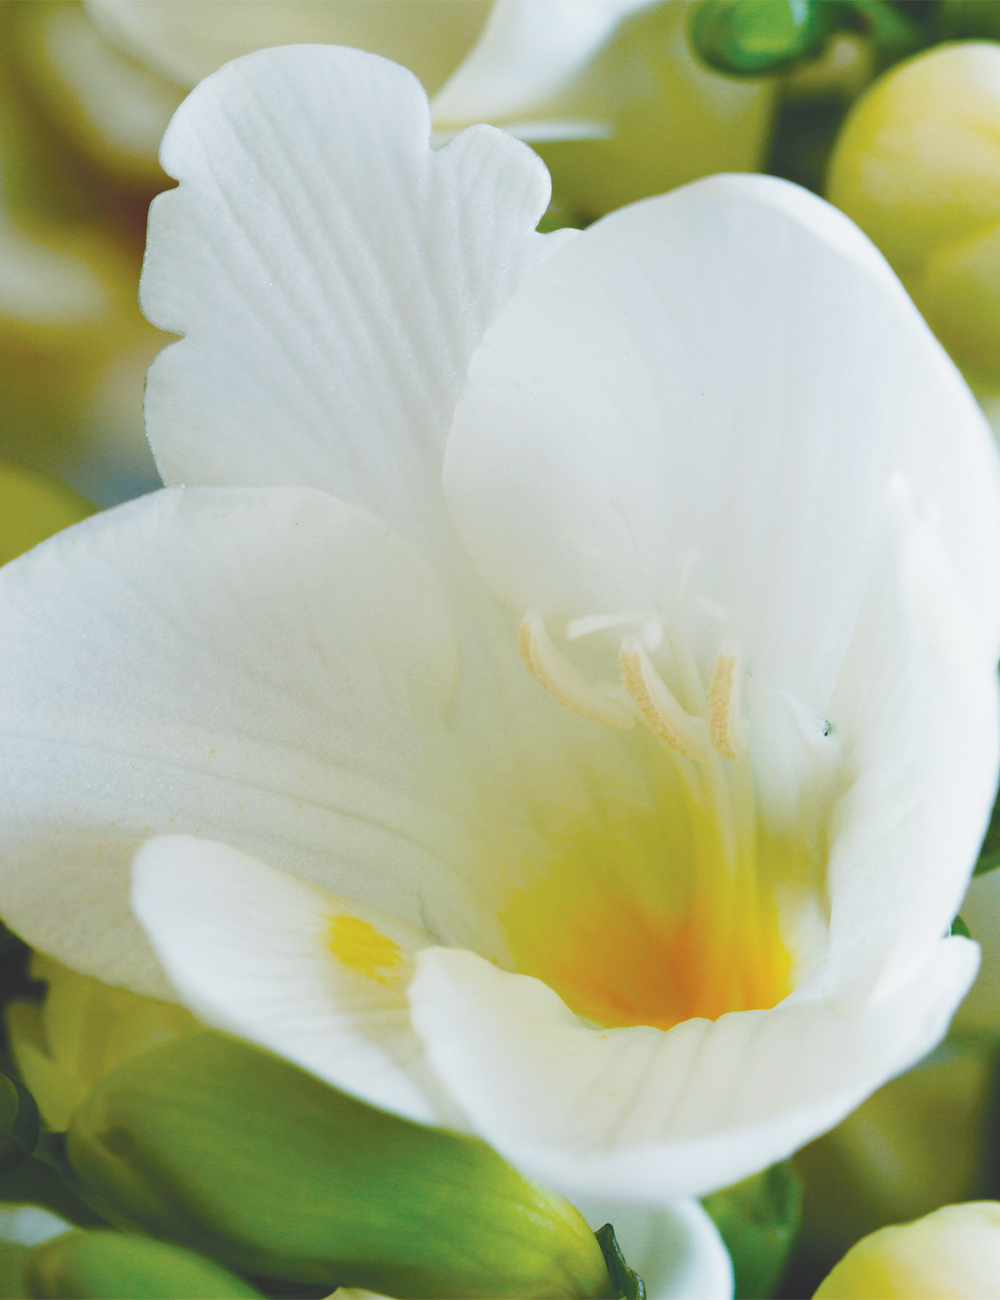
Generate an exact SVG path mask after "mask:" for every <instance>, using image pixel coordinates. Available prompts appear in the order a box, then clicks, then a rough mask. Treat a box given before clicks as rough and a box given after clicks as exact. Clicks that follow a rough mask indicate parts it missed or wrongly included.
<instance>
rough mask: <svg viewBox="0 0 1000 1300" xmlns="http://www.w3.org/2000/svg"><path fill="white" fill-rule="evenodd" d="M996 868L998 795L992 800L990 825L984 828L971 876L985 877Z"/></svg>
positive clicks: (999, 836) (998, 857)
mask: <svg viewBox="0 0 1000 1300" xmlns="http://www.w3.org/2000/svg"><path fill="white" fill-rule="evenodd" d="M997 867H1000V793H998V794H997V797H996V799H995V800H994V803H993V811H992V812H991V813H990V824H989V826H987V828H986V834H985V836H984V837H983V843H982V846H981V847H980V850H979V860H978V861H977V863H976V866H975V869H974V870H973V872H972V874H973V875H974V876H985V875H986V874H987V873H988V872H990V871H996V869H997Z"/></svg>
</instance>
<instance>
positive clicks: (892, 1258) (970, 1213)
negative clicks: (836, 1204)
mask: <svg viewBox="0 0 1000 1300" xmlns="http://www.w3.org/2000/svg"><path fill="white" fill-rule="evenodd" d="M916 1296H919V1297H920V1300H997V1298H998V1297H1000V1203H998V1202H997V1201H972V1202H969V1203H967V1204H965V1205H946V1206H945V1207H944V1208H943V1209H941V1210H935V1211H934V1213H933V1214H928V1215H927V1217H926V1218H924V1219H917V1221H916V1222H915V1223H906V1224H903V1225H902V1226H900V1227H893V1228H881V1229H880V1230H879V1231H878V1232H873V1233H872V1235H871V1236H870V1237H865V1238H864V1240H863V1241H859V1242H858V1244H857V1245H856V1246H853V1247H852V1248H851V1249H850V1250H849V1251H848V1252H847V1254H846V1255H845V1256H844V1258H843V1259H842V1260H841V1261H840V1263H839V1264H838V1265H837V1266H836V1267H835V1268H834V1270H833V1272H832V1273H830V1274H829V1276H828V1277H826V1278H825V1279H824V1280H823V1282H822V1283H821V1284H820V1287H819V1290H818V1291H817V1292H816V1297H815V1300H914V1297H916Z"/></svg>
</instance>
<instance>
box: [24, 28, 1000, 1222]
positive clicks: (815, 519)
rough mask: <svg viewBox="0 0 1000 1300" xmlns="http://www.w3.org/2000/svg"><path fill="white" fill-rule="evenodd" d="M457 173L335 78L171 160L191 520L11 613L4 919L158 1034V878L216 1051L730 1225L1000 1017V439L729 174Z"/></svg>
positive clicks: (495, 136) (158, 311)
mask: <svg viewBox="0 0 1000 1300" xmlns="http://www.w3.org/2000/svg"><path fill="white" fill-rule="evenodd" d="M429 130H430V118H429V115H428V112H427V108H426V103H425V100H424V97H423V95H422V94H421V92H420V89H419V86H418V85H417V83H416V82H415V81H414V80H413V78H412V77H411V76H410V75H409V74H408V73H406V72H404V71H403V70H401V69H399V68H396V67H394V66H392V65H390V64H388V63H386V62H384V61H381V60H377V59H373V58H371V57H370V56H367V55H364V54H360V53H358V52H356V51H350V50H344V49H331V48H301V47H300V48H291V49H283V50H275V51H268V52H266V53H262V54H258V55H251V56H249V57H248V58H246V59H243V60H240V61H238V62H236V63H234V64H231V65H229V66H228V67H226V68H225V69H224V70H223V71H221V72H220V73H219V74H218V75H216V76H214V77H212V78H210V79H208V80H207V81H206V82H204V83H203V84H202V85H201V86H200V87H199V88H198V90H196V91H195V92H194V94H192V96H191V97H190V98H189V100H188V101H187V103H186V105H185V106H184V108H183V109H182V110H181V112H180V113H179V114H178V116H177V118H176V119H175V121H174V124H173V126H172V127H171V129H170V132H169V133H168V136H167V139H166V141H165V146H164V162H165V165H166V166H167V168H168V170H169V171H170V172H171V173H173V174H175V175H176V176H178V177H179V178H180V180H181V184H180V187H179V188H178V189H176V190H172V191H169V192H168V193H167V194H165V195H163V196H162V197H161V198H159V199H158V200H157V202H156V205H155V208H154V213H153V218H152V225H151V233H150V243H149V252H148V258H147V266H146V276H145V282H144V302H145V306H146V310H147V311H148V313H149V314H150V316H151V317H152V318H153V319H154V320H156V321H157V322H158V323H159V324H160V325H162V326H163V327H165V328H168V329H171V330H174V331H177V332H179V333H183V334H184V335H185V338H184V339H183V341H181V342H179V343H177V344H175V345H173V346H171V347H168V348H167V349H166V351H165V352H164V353H163V354H162V355H161V356H160V358H159V359H158V361H157V362H156V364H155V365H154V366H153V368H152V371H151V373H150V378H149V389H148V422H149V429H150V434H151V438H152V441H153V445H154V449H155V452H156V454H157V457H158V461H159V464H160V467H161V470H162V472H163V474H164V476H165V479H166V481H167V482H168V483H170V484H174V485H177V486H173V487H170V488H168V489H167V490H165V491H163V492H159V493H155V494H153V495H151V496H148V497H145V498H143V499H141V500H138V501H135V502H132V503H129V504H128V505H125V506H122V507H120V508H118V509H117V510H114V511H110V512H108V513H105V514H103V515H100V516H97V517H95V518H93V519H90V520H87V521H85V522H84V523H82V524H80V525H78V526H76V527H75V528H74V529H71V530H70V531H68V532H66V533H63V534H61V535H59V536H57V537H56V538H54V539H52V540H51V541H49V542H46V543H45V544H44V545H43V546H41V547H40V548H38V549H37V550H35V551H34V552H32V553H30V554H29V555H28V556H25V557H22V558H21V559H19V560H17V561H15V562H14V563H13V564H12V565H10V566H8V567H7V568H5V569H4V570H3V571H2V574H0V662H2V665H3V672H2V674H0V693H2V704H0V719H2V729H3V730H2V744H3V764H4V767H3V770H4V771H5V773H7V774H8V776H7V791H6V798H5V800H4V804H3V813H2V816H3V821H2V837H3V859H2V861H3V871H2V875H0V911H2V914H3V916H4V917H5V919H6V920H7V921H8V922H9V923H10V924H11V925H12V926H13V927H14V928H15V929H16V930H17V931H18V932H19V933H21V934H23V935H24V936H25V938H26V939H27V940H28V941H29V942H31V943H32V944H33V945H34V946H36V947H37V948H39V949H40V950H42V951H43V952H46V953H48V954H50V955H51V956H53V957H55V958H56V959H57V960H59V961H61V962H63V963H66V964H68V965H69V966H71V967H73V968H75V969H77V970H80V971H83V972H85V973H88V974H91V975H94V976H96V977H98V978H100V979H103V980H106V981H108V982H111V983H118V984H121V985H124V986H126V987H128V988H131V989H133V990H134V991H136V992H141V993H149V994H153V995H160V996H163V995H165V994H167V992H168V990H167V985H166V982H165V981H164V979H163V975H162V973H161V970H162V968H161V965H160V963H159V962H158V961H157V959H156V956H154V953H153V950H152V948H151V947H150V946H149V944H148V943H147V942H146V940H145V938H144V936H143V933H142V931H141V930H140V928H139V926H138V925H137V924H136V922H135V920H134V919H133V917H132V915H131V914H130V911H129V902H128V880H129V864H130V862H131V860H132V857H133V855H134V854H135V851H136V849H137V848H139V846H140V845H144V846H143V847H142V848H141V851H140V852H139V855H138V859H137V862H136V869H135V888H134V899H135V907H136V911H137V913H138V915H139V917H140V919H141V921H142V924H143V926H145V928H146V931H147V932H148V934H149V936H150V938H151V939H152V944H153V947H154V948H155V951H156V954H157V955H158V957H159V959H160V962H162V967H165V968H166V970H167V973H168V974H169V977H170V980H171V981H172V982H173V984H174V985H175V986H176V989H177V990H178V991H179V993H180V995H181V997H182V998H183V1000H184V1001H185V1002H187V1003H188V1005H189V1006H190V1007H191V1008H192V1009H193V1010H194V1011H195V1012H196V1013H197V1014H198V1015H200V1016H202V1017H204V1018H205V1019H206V1020H208V1021H210V1022H211V1023H214V1024H217V1025H220V1026H223V1027H226V1028H228V1029H231V1030H233V1031H234V1032H236V1033H239V1034H242V1035H243V1036H245V1037H246V1038H249V1039H251V1040H253V1041H256V1042H258V1043H261V1044H263V1045H265V1046H267V1047H269V1048H271V1049H273V1050H275V1051H277V1052H280V1053H283V1054H284V1055H286V1056H287V1057H289V1058H290V1059H292V1060H294V1061H297V1062H299V1063H300V1064H302V1065H304V1066H305V1067H307V1068H308V1069H311V1070H313V1071H314V1072H315V1073H316V1074H318V1075H319V1076H321V1077H322V1078H325V1079H327V1080H329V1081H331V1082H332V1083H335V1084H337V1085H338V1086H340V1087H343V1088H345V1089H347V1090H348V1091H350V1092H353V1093H355V1094H357V1095H359V1096H361V1097H364V1098H366V1099H367V1100H369V1101H371V1102H373V1103H375V1104H376V1105H379V1106H382V1107H385V1108H387V1109H389V1110H392V1111H395V1112H397V1113H399V1114H402V1115H406V1116H410V1117H412V1118H414V1119H418V1120H424V1121H430V1122H436V1123H442V1124H446V1125H453V1126H455V1127H459V1128H464V1129H467V1130H470V1131H472V1132H475V1133H477V1134H479V1135H481V1136H482V1137H484V1138H485V1139H486V1140H488V1141H489V1142H491V1143H493V1144H494V1145H495V1146H496V1147H497V1149H498V1150H500V1151H501V1152H502V1153H503V1154H504V1155H505V1156H507V1157H508V1158H509V1159H511V1160H512V1161H513V1162H514V1163H516V1164H517V1165H518V1166H519V1167H521V1168H522V1169H524V1170H525V1171H527V1172H528V1173H529V1174H530V1175H531V1176H533V1177H535V1178H537V1179H539V1180H540V1181H543V1182H546V1183H548V1184H549V1185H551V1186H554V1187H557V1188H559V1189H560V1190H563V1191H565V1192H566V1193H567V1194H569V1195H570V1196H571V1197H573V1199H575V1200H577V1201H579V1203H581V1205H586V1204H587V1197H588V1196H589V1195H596V1196H601V1197H604V1198H608V1197H610V1198H621V1199H623V1200H632V1201H646V1202H649V1203H658V1202H662V1201H663V1200H665V1199H666V1198H670V1197H682V1196H688V1195H697V1194H700V1193H703V1192H706V1191H708V1190H710V1189H712V1188H715V1187H718V1186H722V1185H725V1184H728V1183H731V1182H733V1181H735V1180H737V1179H739V1178H741V1177H743V1176H744V1175H746V1174H748V1173H750V1172H752V1171H753V1170H755V1169H758V1168H760V1167H761V1166H764V1165H766V1164H768V1163H769V1162H771V1161H774V1160H776V1159H778V1158H780V1157H782V1156H784V1155H786V1154H788V1153H789V1152H790V1151H792V1150H793V1149H794V1148H795V1147H796V1146H798V1145H799V1144H801V1143H802V1142H804V1141H806V1140H807V1139H809V1138H811V1137H813V1136H814V1135H816V1134H817V1133H819V1132H821V1131H822V1130H823V1129H825V1128H827V1127H829V1126H830V1125H832V1124H834V1123H835V1122H836V1121H837V1120H838V1119H840V1118H841V1117H842V1116H843V1115H844V1114H846V1113H847V1112H848V1111H849V1110H851V1109H852V1108H853V1107H854V1106H855V1105H856V1104H857V1103H858V1102H859V1101H860V1100H861V1099H862V1098H863V1097H864V1096H865V1095H866V1094H867V1093H869V1092H870V1091H872V1090H873V1089H874V1088H876V1087H877V1086H878V1085H879V1084H880V1083H882V1082H883V1081H884V1080H885V1079H887V1078H888V1077H889V1076H891V1075H892V1074H894V1073H896V1072H898V1071H899V1070H902V1069H904V1068H905V1067H906V1066H907V1065H909V1064H910V1063H911V1062H913V1061H914V1060H916V1059H917V1058H918V1057H920V1056H921V1055H922V1054H923V1053H925V1052H926V1051H927V1050H928V1049H929V1047H930V1046H931V1045H932V1044H933V1043H934V1042H935V1041H936V1040H937V1039H938V1038H939V1037H940V1035H941V1034H942V1033H943V1031H944V1028H945V1026H946V1025H947V1022H948V1019H949V1017H950V1015H951V1013H952V1011H953V1010H954V1008H955V1006H956V1004H957V1002H958V1000H959V999H960V998H961V996H962V994H963V993H964V992H965V990H966V989H967V987H968V985H969V983H970V981H971V979H972V977H973V974H974V971H975V967H976V959H977V949H976V947H975V945H974V944H972V943H971V942H969V941H968V940H965V939H962V938H958V937H955V938H949V937H943V936H944V935H945V934H946V932H947V930H948V927H949V923H950V921H951V918H952V916H953V914H954V912H955V910H956V908H957V906H958V903H959V901H960V899H961V897H962V893H963V890H964V887H965V884H966V882H967V878H968V874H969V870H970V865H971V863H972V861H973V859H974V857H975V854H976V851H977V847H978V844H979V840H980V838H981V835H982V832H983V828H984V825H985V822H986V817H987V814H988V811H989V808H990V805H991V802H992V795H993V788H994V783H995V779H996V768H997V697H996V696H997V692H996V673H995V668H996V662H997V657H998V649H1000V573H998V563H1000V560H998V557H1000V536H998V534H1000V495H998V490H997V488H998V475H997V465H996V457H995V451H994V449H993V444H992V442H991V439H990V435H989V431H988V429H987V427H986V425H985V423H984V421H983V419H982V416H981V414H980V412H979V411H978V408H977V407H976V405H975V403H974V401H973V399H972V397H971V395H970V394H969V392H968V390H967V389H966V387H965V386H964V384H963V382H962V380H961V379H960V377H959V376H958V374H957V372H956V371H955V369H954V367H953V366H952V365H951V363H950V362H949V361H948V359H947V357H946V356H945V355H944V353H943V352H942V350H941V349H940V347H939V346H938V345H937V343H936V342H935V341H934V339H933V338H932V336H931V335H930V333H929V332H928V330H927V329H926V327H925V326H924V324H923V322H922V320H921V319H920V317H919V316H918V315H917V313H916V311H915V310H914V309H913V307H912V305H911V304H910V302H909V300H908V299H907V298H906V296H905V294H904V293H903V292H902V290H901V289H900V287H899V285H898V283H897V282H896V280H895V279H894V278H893V276H892V274H891V272H890V271H889V270H888V269H887V267H886V265H885V263H884V262H883V260H882V259H881V257H880V256H879V255H878V254H877V253H876V252H875V251H874V249H873V248H872V246H871V245H870V244H869V243H868V241H867V240H866V239H865V238H864V236H862V235H861V234H860V233H859V232H858V231H857V229H856V228H855V227H854V226H852V225H851V223H850V222H849V221H848V220H847V219H846V218H845V217H843V216H842V215H841V214H839V213H837V212H835V211H834V210H833V209H831V208H829V207H828V206H827V205H825V204H824V203H823V202H822V201H821V200H819V199H817V198H815V197H814V196H812V195H809V194H807V193H805V192H804V191H800V190H797V189H795V188H794V187H792V186H790V185H788V184H786V183H784V182H781V181H778V180H775V179H771V178H766V177H760V176H757V177H720V178H715V179H712V180H709V181H704V182H700V183H697V184H695V185H692V186H690V187H688V188H686V189H684V190H681V191H677V192H675V193H673V194H671V195H668V196H666V197H663V198H658V199H653V200H649V201H648V202H645V203H642V204H638V205H636V206H634V207H632V208H628V209H625V210H622V211H620V212H617V213H615V214H613V215H612V216H611V217H609V218H607V219H606V220H604V221H602V222H600V223H598V224H597V225H595V226H593V227H592V228H590V229H589V230H587V231H586V232H584V233H583V234H580V235H576V236H573V235H555V236H540V235H538V234H536V233H534V225H535V223H536V221H537V219H538V217H539V215H540V214H541V212H542V211H543V210H544V209H545V206H546V202H547V199H548V185H547V178H546V176H545V174H544V169H543V168H542V167H541V166H540V164H539V163H538V160H537V159H536V158H535V157H534V156H533V155H532V153H531V152H530V151H529V150H528V149H526V148H525V147H524V146H523V145H521V144H519V143H518V142H517V141H515V140H513V139H511V138H510V137H509V136H506V135H504V134H502V133H500V132H497V131H495V130H493V129H491V128H489V127H477V128H474V129H472V130H470V131H467V132H465V133H464V134H462V135H461V136H459V137H458V138H457V139H456V140H455V141H453V142H452V143H451V144H450V145H448V146H447V147H445V148H443V149H440V150H438V151H437V152H434V151H432V150H430V149H429V148H428V146H427V138H428V133H429ZM182 484H187V485H194V486H179V485H182ZM157 836H160V837H162V838H156V837H157Z"/></svg>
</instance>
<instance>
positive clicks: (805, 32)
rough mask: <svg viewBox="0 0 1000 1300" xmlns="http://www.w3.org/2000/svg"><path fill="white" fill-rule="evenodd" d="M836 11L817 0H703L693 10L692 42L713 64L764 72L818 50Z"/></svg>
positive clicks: (737, 71) (736, 72) (744, 72)
mask: <svg viewBox="0 0 1000 1300" xmlns="http://www.w3.org/2000/svg"><path fill="white" fill-rule="evenodd" d="M830 14H831V6H830V5H829V4H817V3H816V0H703V2H702V4H700V5H699V6H698V7H697V8H696V9H695V11H694V13H693V15H692V19H691V27H690V33H691V44H692V46H693V47H694V49H695V51H696V53H697V54H698V55H699V56H700V57H701V58H702V59H704V61H705V62H706V63H707V64H708V66H709V67H710V68H715V69H717V70H718V71H719V72H727V73H729V74H730V75H731V76H749V77H759V76H761V75H763V74H764V73H768V72H778V71H780V70H781V69H782V68H786V67H789V66H790V65H791V64H793V63H796V62H798V60H799V59H803V58H806V57H808V56H809V55H811V54H815V53H817V52H818V50H819V49H820V47H821V46H822V44H823V42H824V40H825V39H826V36H827V34H828V32H829V30H830Z"/></svg>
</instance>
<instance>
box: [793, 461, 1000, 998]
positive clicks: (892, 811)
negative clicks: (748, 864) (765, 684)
mask: <svg viewBox="0 0 1000 1300" xmlns="http://www.w3.org/2000/svg"><path fill="white" fill-rule="evenodd" d="M941 531H942V530H941V527H940V522H939V521H938V520H937V519H936V518H935V517H934V514H933V512H932V510H931V509H930V508H929V506H928V503H927V502H925V501H921V500H919V499H917V498H916V497H915V495H914V493H913V492H912V490H911V489H910V488H909V487H908V485H907V484H906V483H905V482H904V481H903V480H902V479H901V478H900V479H897V480H896V481H895V482H894V483H893V484H892V485H891V486H890V491H889V493H888V500H887V519H886V524H885V527H884V530H883V538H882V542H881V544H880V546H879V547H878V551H877V555H876V561H875V564H874V566H873V571H872V577H871V581H870V583H869V588H868V591H867V593H866V597H865V602H864V605H863V607H862V610H861V615H860V617H859V620H858V625H857V628H856V630H855V633H854V637H853V639H852V641H851V645H850V647H849V649H848V652H847V657H846V659H845V662H844V666H843V669H842V670H841V674H840V677H839V679H838V682H837V687H836V690H835V692H834V695H833V700H832V704H831V716H833V717H836V718H837V725H838V727H839V729H840V731H841V732H842V734H843V736H844V738H845V751H844V756H843V770H842V774H841V780H842V781H843V783H844V785H845V786H846V789H845V791H844V793H843V795H842V796H841V798H840V800H839V801H838V803H837V804H836V805H835V806H834V808H833V814H832V819H831V822H832V824H831V831H830V860H829V866H828V869H827V893H828V896H829V900H830V909H831V912H830V947H829V952H828V955H827V958H826V966H825V969H823V970H821V971H820V972H818V973H817V981H818V983H819V984H820V985H822V986H824V987H825V989H826V991H827V992H828V994H829V995H830V996H832V997H833V998H835V1000H836V1005H837V1006H838V1008H840V1009H841V1010H843V1011H844V1012H845V1013H847V1014H857V1013H858V1010H859V1009H860V1007H861V1006H863V1004H864V1001H865V1000H866V999H867V998H871V997H874V998H885V997H889V996H892V995H893V994H894V993H895V992H897V991H898V990H899V989H900V988H901V987H902V986H904V985H905V984H906V983H908V982H909V981H910V980H911V979H912V978H914V977H915V975H916V974H917V972H918V971H919V970H920V968H921V967H923V966H924V965H925V963H926V962H927V960H928V957H929V954H930V953H931V951H932V949H933V948H934V947H935V946H936V944H937V942H938V940H939V939H940V936H941V935H942V934H944V933H947V931H948V928H949V926H950V925H951V921H952V918H953V917H954V915H955V913H956V912H957V911H958V908H959V905H960V904H961V901H962V895H963V894H964V892H965V889H966V887H967V885H968V880H969V873H970V871H971V868H972V865H973V863H974V862H975V859H976V855H977V852H978V850H979V846H980V844H981V843H982V839H983V835H984V833H985V830H986V824H987V820H988V818H989V813H990V809H991V808H992V804H993V796H994V793H995V789H996V772H997V764H998V759H1000V741H998V719H1000V700H998V690H997V670H996V662H997V647H996V646H995V645H994V646H988V645H984V643H983V640H982V637H981V633H980V628H979V626H978V625H977V618H976V612H974V611H971V610H970V609H969V608H968V605H967V603H966V601H965V599H964V596H965V592H964V591H963V583H962V581H961V578H960V576H959V575H958V574H957V573H956V571H955V567H954V565H953V564H952V563H951V562H950V557H949V555H948V554H947V552H946V551H945V548H944V545H943V542H942V538H941Z"/></svg>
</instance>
